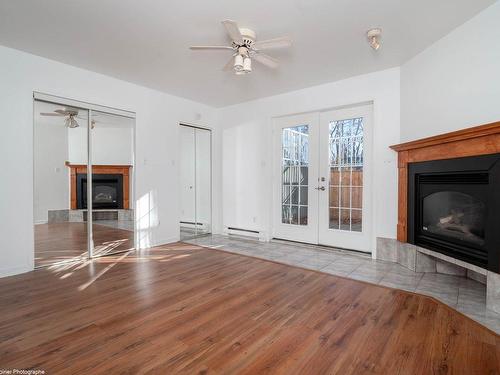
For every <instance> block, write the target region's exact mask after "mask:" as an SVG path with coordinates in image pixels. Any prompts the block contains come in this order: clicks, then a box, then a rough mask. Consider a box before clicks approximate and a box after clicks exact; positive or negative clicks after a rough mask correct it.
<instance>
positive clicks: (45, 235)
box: [35, 222, 134, 267]
mask: <svg viewBox="0 0 500 375" xmlns="http://www.w3.org/2000/svg"><path fill="white" fill-rule="evenodd" d="M92 228H93V232H94V244H95V252H96V254H102V255H104V254H106V253H114V252H118V251H124V250H129V249H131V248H133V247H134V234H133V232H131V231H128V230H123V229H118V228H112V227H108V226H104V225H99V224H93V225H92ZM86 257H87V223H70V222H67V223H51V224H39V225H35V266H36V267H39V266H46V265H50V264H54V263H57V262H61V261H78V260H80V259H82V258H86Z"/></svg>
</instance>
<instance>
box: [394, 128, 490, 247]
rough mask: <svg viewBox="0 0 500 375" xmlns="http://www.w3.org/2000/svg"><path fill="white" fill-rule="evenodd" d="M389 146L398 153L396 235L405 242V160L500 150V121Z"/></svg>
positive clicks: (437, 158) (406, 163)
mask: <svg viewBox="0 0 500 375" xmlns="http://www.w3.org/2000/svg"><path fill="white" fill-rule="evenodd" d="M390 147H391V149H393V150H394V151H397V153H398V226H397V239H398V241H401V242H407V232H408V230H407V219H408V218H407V215H408V164H409V163H417V162H421V161H431V160H443V159H453V158H460V157H467V156H477V155H487V154H496V153H500V121H498V122H492V123H490V124H486V125H480V126H475V127H472V128H468V129H463V130H458V131H454V132H451V133H445V134H440V135H436V136H433V137H428V138H423V139H419V140H416V141H411V142H406V143H401V144H398V145H393V146H390Z"/></svg>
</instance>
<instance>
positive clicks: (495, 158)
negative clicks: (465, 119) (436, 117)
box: [377, 122, 500, 313]
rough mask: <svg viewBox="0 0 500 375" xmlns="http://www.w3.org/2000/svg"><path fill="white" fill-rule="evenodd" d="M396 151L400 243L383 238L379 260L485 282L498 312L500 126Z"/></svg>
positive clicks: (489, 304)
mask: <svg viewBox="0 0 500 375" xmlns="http://www.w3.org/2000/svg"><path fill="white" fill-rule="evenodd" d="M391 148H392V149H393V150H395V151H397V152H398V179H399V182H398V186H399V189H398V190H399V192H398V225H397V240H394V239H387V238H378V239H377V258H378V259H381V260H387V261H392V262H397V263H400V264H401V265H403V266H405V267H407V268H409V269H411V270H413V271H415V272H437V273H445V274H452V275H459V276H467V277H469V278H472V279H475V280H477V281H480V282H482V283H485V284H486V289H487V299H486V306H487V308H488V309H490V310H493V311H495V312H497V313H500V273H499V272H500V122H497V123H492V124H487V125H482V126H477V127H473V128H469V129H465V130H461V131H456V132H452V133H447V134H442V135H439V136H435V137H430V138H425V139H421V140H417V141H412V142H408V143H403V144H399V145H395V146H392V147H391Z"/></svg>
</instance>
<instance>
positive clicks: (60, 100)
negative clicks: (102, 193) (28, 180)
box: [32, 91, 138, 269]
mask: <svg viewBox="0 0 500 375" xmlns="http://www.w3.org/2000/svg"><path fill="white" fill-rule="evenodd" d="M37 101H38V102H46V103H52V104H57V105H64V106H69V107H76V108H81V109H83V110H86V111H87V181H92V166H93V163H92V136H91V130H92V126H91V125H92V112H93V111H96V112H100V113H107V114H111V115H116V116H122V117H127V118H129V119H133V120H134V126H133V132H132V134H133V139H132V166H133V167H134V168H135V166H136V160H135V159H136V152H135V151H136V114H135V112H131V111H126V110H121V109H116V108H112V107H107V106H102V105H97V104H92V103H88V102H84V101H79V100H74V99H69V98H65V97H61V96H56V95H50V94H45V93H42V92H38V91H33V108H34V105H35V102H37ZM35 126H36V125H35V113H34V110H33V133H34V131H35ZM34 142H35V139H34V137H33V146H32V148H33V149H34V146H35V143H34ZM34 158H35V154H34V153H33V171H34V163H35V160H34ZM135 176H136V173H135V172H134V173H133V176H132V180H131V181H130V187H131V190H132V191H133V193H134V197H132V198H133V199H131V201H132V202H133V204H132V207H133V209H134V230H133V235H134V240H133V243H134V249H135V250H137V248H138V246H137V245H138V243H137V240H138V238H137V237H138V236H137V221H136V220H135V212H136V202H135V192H136V186H135ZM34 190H35V180H34V178H33V191H34ZM87 197H92V183H88V184H87ZM92 210H93V207H92V199H88V200H87V213H89V212H90V215H89V214H87V256H88V259H92V258H96V257H97V256H94V253H93V250H94V239H93V227H92ZM33 215H34V213H33ZM33 223H34V216H33ZM33 236H34V233H33ZM34 252H35V239H34V240H33V253H34ZM120 252H123V251H120ZM112 254H116V253H110V254H106V255H112ZM72 261H73V260H68V261H59V262H55V263H53V264H61V263H69V262H72ZM53 264H51V265H53ZM41 267H46V265H43V266H36V265H35V269H36V268H41Z"/></svg>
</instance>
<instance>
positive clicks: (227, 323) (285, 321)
mask: <svg viewBox="0 0 500 375" xmlns="http://www.w3.org/2000/svg"><path fill="white" fill-rule="evenodd" d="M0 296H1V304H0V368H2V369H6V368H38V369H44V370H46V371H47V373H49V374H53V373H57V374H77V373H81V374H96V373H155V374H156V373H158V374H177V373H183V374H266V373H269V374H314V375H316V374H498V373H499V360H500V351H499V349H500V341H499V336H497V335H495V334H494V333H492V332H491V331H489V330H487V329H486V328H484V327H482V326H480V325H479V324H477V323H476V322H474V321H472V320H470V319H469V318H466V317H465V316H463V315H461V314H459V313H458V312H456V311H454V310H452V309H450V308H448V307H447V306H445V305H443V304H441V303H438V302H436V301H435V300H433V299H431V298H429V297H425V296H421V295H417V294H412V293H409V292H404V291H399V290H394V289H389V288H385V287H381V286H375V285H371V284H367V283H363V282H359V281H354V280H349V279H345V278H341V277H336V276H332V275H327V274H322V273H319V272H314V271H308V270H304V269H300V268H295V267H291V266H286V265H282V264H277V263H273V262H269V261H265V260H259V259H255V258H250V257H246V256H240V255H235V254H230V253H225V252H222V251H217V250H212V249H205V248H201V247H197V246H195V245H188V244H182V243H178V244H172V245H170V246H163V247H159V248H154V249H151V250H148V251H144V252H141V253H130V254H129V255H128V256H127V255H126V254H123V255H121V256H112V257H105V258H100V259H97V260H95V261H93V262H91V263H87V264H84V265H80V266H78V265H72V266H68V265H66V266H61V267H60V268H59V269H57V268H56V269H51V270H49V269H42V270H38V271H35V272H31V273H27V274H24V275H18V276H14V277H9V278H4V279H0Z"/></svg>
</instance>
